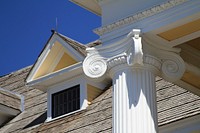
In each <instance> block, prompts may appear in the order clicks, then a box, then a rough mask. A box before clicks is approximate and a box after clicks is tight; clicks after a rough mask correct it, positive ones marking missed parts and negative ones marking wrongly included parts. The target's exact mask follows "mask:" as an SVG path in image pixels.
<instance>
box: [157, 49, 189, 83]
mask: <svg viewBox="0 0 200 133" xmlns="http://www.w3.org/2000/svg"><path fill="white" fill-rule="evenodd" d="M159 56H160V59H161V60H162V68H161V72H162V77H163V78H164V79H166V80H168V81H172V82H173V81H177V80H178V79H180V78H181V77H182V76H183V74H184V72H185V63H184V61H183V59H182V58H181V57H180V56H179V55H177V54H175V53H172V52H165V51H160V54H159Z"/></svg>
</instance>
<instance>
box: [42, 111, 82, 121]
mask: <svg viewBox="0 0 200 133" xmlns="http://www.w3.org/2000/svg"><path fill="white" fill-rule="evenodd" d="M83 110H85V109H79V110H76V111H73V112H70V113H67V114H64V115H61V116H58V117H55V118H51V117H49V118H47V119H46V121H45V122H51V121H54V120H58V119H60V118H63V117H66V116H69V115H72V114H75V113H77V112H80V111H83Z"/></svg>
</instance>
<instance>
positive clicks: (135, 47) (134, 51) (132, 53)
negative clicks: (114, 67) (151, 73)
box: [127, 29, 143, 66]
mask: <svg viewBox="0 0 200 133" xmlns="http://www.w3.org/2000/svg"><path fill="white" fill-rule="evenodd" d="M140 32H141V31H140V30H139V29H133V30H132V31H131V32H130V33H129V34H128V36H133V37H132V39H133V43H132V44H131V46H130V48H129V49H128V51H127V55H128V56H127V63H128V65H130V66H133V65H135V64H140V65H143V51H142V42H141V37H140V36H139V35H140Z"/></svg>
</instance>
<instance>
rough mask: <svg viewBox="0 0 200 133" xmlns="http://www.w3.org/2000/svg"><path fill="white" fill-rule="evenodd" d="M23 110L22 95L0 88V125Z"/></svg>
mask: <svg viewBox="0 0 200 133" xmlns="http://www.w3.org/2000/svg"><path fill="white" fill-rule="evenodd" d="M23 111H24V97H23V96H22V95H19V94H17V93H15V92H12V91H9V90H7V89H3V88H0V127H1V126H3V125H4V124H6V123H7V122H8V121H10V120H11V119H13V118H14V117H16V116H17V115H18V114H20V113H21V112H23Z"/></svg>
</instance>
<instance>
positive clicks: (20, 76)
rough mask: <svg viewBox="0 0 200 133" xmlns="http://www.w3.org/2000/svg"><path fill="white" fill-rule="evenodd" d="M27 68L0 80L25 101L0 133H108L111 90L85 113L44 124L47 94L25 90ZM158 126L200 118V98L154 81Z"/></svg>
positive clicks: (109, 130) (1, 83) (159, 79)
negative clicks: (22, 107)
mask: <svg viewBox="0 0 200 133" xmlns="http://www.w3.org/2000/svg"><path fill="white" fill-rule="evenodd" d="M30 69H31V67H27V68H24V69H22V70H19V71H16V72H14V73H11V74H9V75H6V76H4V77H1V78H0V87H3V88H5V89H8V90H11V91H13V92H17V93H20V94H21V95H23V96H24V97H25V110H24V111H23V112H22V113H20V114H19V115H18V116H16V117H15V118H14V119H12V120H11V121H10V122H9V123H7V124H6V125H5V126H4V127H2V128H1V129H0V132H6V133H12V132H21V133H26V132H38V131H40V132H57V131H59V132H69V133H82V132H84V133H85V132H92V133H101V132H106V133H111V128H112V94H111V93H112V90H111V89H112V87H109V88H108V89H106V90H105V91H104V92H103V93H102V94H101V95H100V96H98V97H97V98H96V99H94V100H93V101H92V103H91V105H90V106H88V107H87V109H86V110H82V111H80V112H77V113H75V114H72V115H69V116H66V117H62V118H60V119H57V120H53V121H50V122H45V120H46V110H47V103H46V102H47V94H46V93H45V92H42V91H40V90H38V89H35V88H33V87H28V86H25V77H26V76H27V74H28V73H29V71H30ZM156 88H157V106H158V122H159V126H163V125H166V124H169V123H173V122H175V121H178V120H181V119H184V118H187V117H191V116H195V115H198V114H200V97H199V96H197V95H194V94H192V93H191V92H189V91H187V90H185V89H183V88H181V87H178V86H177V85H174V84H172V83H169V82H167V81H164V80H163V79H161V78H159V77H157V78H156Z"/></svg>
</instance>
